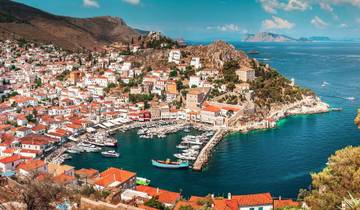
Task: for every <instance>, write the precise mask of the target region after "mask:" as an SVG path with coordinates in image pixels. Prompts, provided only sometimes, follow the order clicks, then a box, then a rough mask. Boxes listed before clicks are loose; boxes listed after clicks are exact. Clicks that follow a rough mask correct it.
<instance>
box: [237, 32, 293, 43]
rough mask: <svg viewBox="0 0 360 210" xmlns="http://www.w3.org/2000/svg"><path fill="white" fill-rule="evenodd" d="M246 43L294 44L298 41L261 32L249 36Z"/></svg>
mask: <svg viewBox="0 0 360 210" xmlns="http://www.w3.org/2000/svg"><path fill="white" fill-rule="evenodd" d="M244 41H245V42H292V41H297V40H296V39H295V38H292V37H289V36H286V35H281V34H274V33H269V32H260V33H257V34H247V35H246V37H245V38H244Z"/></svg>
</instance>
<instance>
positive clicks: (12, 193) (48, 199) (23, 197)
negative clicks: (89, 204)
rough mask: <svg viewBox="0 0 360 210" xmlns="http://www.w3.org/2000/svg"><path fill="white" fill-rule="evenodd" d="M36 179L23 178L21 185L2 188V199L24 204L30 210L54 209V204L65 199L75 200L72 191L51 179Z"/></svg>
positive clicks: (0, 195) (0, 192)
mask: <svg viewBox="0 0 360 210" xmlns="http://www.w3.org/2000/svg"><path fill="white" fill-rule="evenodd" d="M35 177H36V176H35V175H34V176H30V177H26V178H22V179H19V180H18V182H19V184H14V185H13V186H11V187H7V188H2V190H0V197H1V198H3V199H4V200H7V201H10V202H14V201H17V202H20V203H24V204H26V208H27V209H29V210H30V209H31V210H38V209H39V210H40V209H41V210H43V209H54V203H59V202H63V201H64V198H70V200H74V198H75V197H73V195H74V194H73V191H72V190H70V189H67V188H65V187H63V186H60V185H58V184H56V183H54V182H53V181H52V179H51V178H50V177H44V178H42V179H41V181H40V180H38V179H36V178H35Z"/></svg>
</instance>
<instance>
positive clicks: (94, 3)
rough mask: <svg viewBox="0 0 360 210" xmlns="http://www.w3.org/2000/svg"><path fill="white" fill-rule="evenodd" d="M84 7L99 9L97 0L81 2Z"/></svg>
mask: <svg viewBox="0 0 360 210" xmlns="http://www.w3.org/2000/svg"><path fill="white" fill-rule="evenodd" d="M83 5H84V7H96V8H99V7H100V5H99V3H98V2H97V0H83Z"/></svg>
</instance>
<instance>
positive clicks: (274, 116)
mask: <svg viewBox="0 0 360 210" xmlns="http://www.w3.org/2000/svg"><path fill="white" fill-rule="evenodd" d="M330 111H331V109H330V106H329V105H328V104H327V103H325V102H323V101H321V99H320V98H319V97H316V96H312V97H305V98H303V99H302V100H300V101H297V102H294V103H292V104H288V105H283V106H280V107H279V108H277V109H274V110H272V111H270V113H269V117H268V118H267V119H268V120H263V121H261V122H248V123H247V125H248V127H240V128H229V129H218V130H217V132H216V134H215V135H214V136H213V137H212V138H211V139H210V140H209V141H208V142H207V144H206V145H205V146H204V147H203V149H202V150H201V151H200V153H199V155H198V157H197V159H196V161H195V163H194V165H193V170H195V171H201V170H202V169H204V168H205V167H206V165H207V163H208V162H209V160H210V158H211V156H212V152H213V150H214V149H215V147H216V145H217V144H219V143H220V142H221V141H222V140H223V139H224V137H225V136H226V135H227V134H228V133H236V132H239V133H248V132H250V131H255V130H266V129H272V128H276V127H277V125H276V124H277V122H278V121H280V120H282V119H285V118H287V117H289V116H294V115H312V114H321V113H327V112H330ZM269 119H271V120H269ZM269 121H270V122H269Z"/></svg>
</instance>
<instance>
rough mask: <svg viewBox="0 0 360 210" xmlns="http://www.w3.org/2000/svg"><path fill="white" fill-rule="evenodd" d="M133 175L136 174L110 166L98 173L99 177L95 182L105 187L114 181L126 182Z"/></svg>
mask: <svg viewBox="0 0 360 210" xmlns="http://www.w3.org/2000/svg"><path fill="white" fill-rule="evenodd" d="M135 176H136V174H135V173H133V172H130V171H126V170H122V169H118V168H113V167H111V168H108V169H107V170H105V171H103V172H102V173H100V177H101V178H100V179H99V180H97V181H96V182H95V183H96V184H97V185H99V186H103V187H107V186H109V185H111V184H112V183H114V182H120V183H123V182H126V181H128V180H129V179H131V178H132V177H135Z"/></svg>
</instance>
